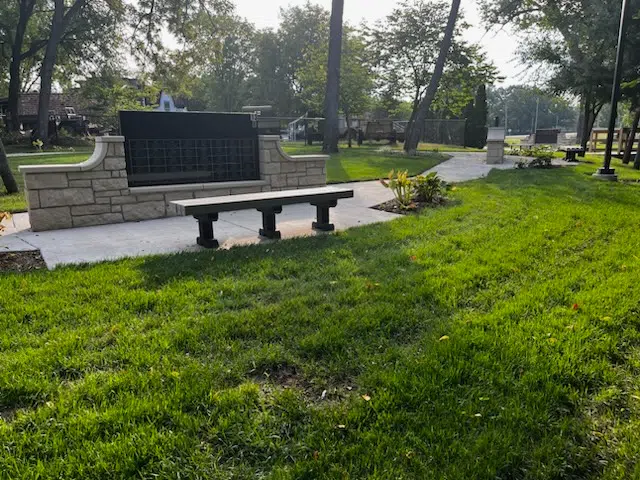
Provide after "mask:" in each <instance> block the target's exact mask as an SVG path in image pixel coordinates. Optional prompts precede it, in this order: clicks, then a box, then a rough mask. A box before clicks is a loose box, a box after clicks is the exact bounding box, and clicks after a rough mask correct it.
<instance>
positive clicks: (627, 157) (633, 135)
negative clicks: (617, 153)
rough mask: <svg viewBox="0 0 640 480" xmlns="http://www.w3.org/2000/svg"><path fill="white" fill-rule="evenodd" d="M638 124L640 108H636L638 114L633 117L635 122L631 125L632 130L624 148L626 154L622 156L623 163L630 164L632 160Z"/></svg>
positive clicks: (639, 121)
mask: <svg viewBox="0 0 640 480" xmlns="http://www.w3.org/2000/svg"><path fill="white" fill-rule="evenodd" d="M638 124H640V108H638V109H637V110H636V114H635V116H634V117H633V124H632V125H631V132H630V133H629V138H628V139H627V145H626V146H625V149H624V156H623V157H622V163H624V164H625V165H629V162H631V153H632V152H633V144H634V142H635V140H636V133H637V132H638ZM639 150H640V149H639Z"/></svg>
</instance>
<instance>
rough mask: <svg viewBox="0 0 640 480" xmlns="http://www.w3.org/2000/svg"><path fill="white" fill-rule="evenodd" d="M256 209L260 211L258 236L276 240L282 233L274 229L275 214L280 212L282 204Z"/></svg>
mask: <svg viewBox="0 0 640 480" xmlns="http://www.w3.org/2000/svg"><path fill="white" fill-rule="evenodd" d="M258 211H259V212H260V213H262V228H261V229H260V232H259V233H260V236H261V237H266V238H271V239H276V240H277V239H280V238H281V236H282V235H281V234H280V232H279V231H278V230H276V214H278V213H282V206H276V207H265V208H258Z"/></svg>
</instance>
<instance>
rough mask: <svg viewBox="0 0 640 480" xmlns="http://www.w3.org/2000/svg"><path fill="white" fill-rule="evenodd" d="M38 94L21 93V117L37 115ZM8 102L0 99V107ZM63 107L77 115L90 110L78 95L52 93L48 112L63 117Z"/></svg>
mask: <svg viewBox="0 0 640 480" xmlns="http://www.w3.org/2000/svg"><path fill="white" fill-rule="evenodd" d="M38 95H39V94H38V93H37V92H32V93H23V94H21V95H20V102H19V104H18V112H19V114H20V116H21V117H36V116H37V115H38V103H39V100H38ZM7 102H8V99H7V98H0V105H4V104H6V103H7ZM65 107H73V108H74V109H75V111H76V113H78V114H82V113H84V112H85V111H86V110H90V107H89V106H88V104H87V102H86V101H85V100H83V99H82V98H81V97H80V96H79V95H76V94H74V93H73V92H71V93H52V94H51V100H50V103H49V110H53V111H54V112H55V113H56V115H64V114H65V111H64V108H65Z"/></svg>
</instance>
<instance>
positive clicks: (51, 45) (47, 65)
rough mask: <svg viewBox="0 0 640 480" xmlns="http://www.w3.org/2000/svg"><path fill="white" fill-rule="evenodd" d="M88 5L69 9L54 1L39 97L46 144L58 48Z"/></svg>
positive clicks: (81, 1) (79, 0) (78, 2)
mask: <svg viewBox="0 0 640 480" xmlns="http://www.w3.org/2000/svg"><path fill="white" fill-rule="evenodd" d="M86 4H87V0H75V1H74V2H73V4H72V5H71V7H69V8H67V7H66V5H65V2H64V0H54V8H53V15H52V17H51V31H50V33H49V39H48V41H47V47H46V49H45V53H44V59H43V60H42V67H41V68H40V93H39V95H38V126H37V128H38V138H40V139H41V140H42V141H43V142H44V143H48V141H49V103H50V100H51V85H52V82H53V69H54V67H55V63H56V56H57V55H58V46H59V45H60V41H61V40H62V36H63V35H64V33H65V31H66V30H67V29H68V28H69V26H70V25H71V22H72V21H74V20H75V18H76V17H77V16H78V15H79V13H80V11H81V10H82V9H83V8H84V7H85V6H86Z"/></svg>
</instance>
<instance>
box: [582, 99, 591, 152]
mask: <svg viewBox="0 0 640 480" xmlns="http://www.w3.org/2000/svg"><path fill="white" fill-rule="evenodd" d="M583 102H584V103H583V105H582V106H583V110H582V113H581V114H580V115H582V130H581V132H580V146H581V147H582V148H583V149H584V150H585V152H586V151H587V147H588V146H589V135H591V131H590V130H589V123H590V121H591V98H590V95H589V94H585V96H584V99H583Z"/></svg>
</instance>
